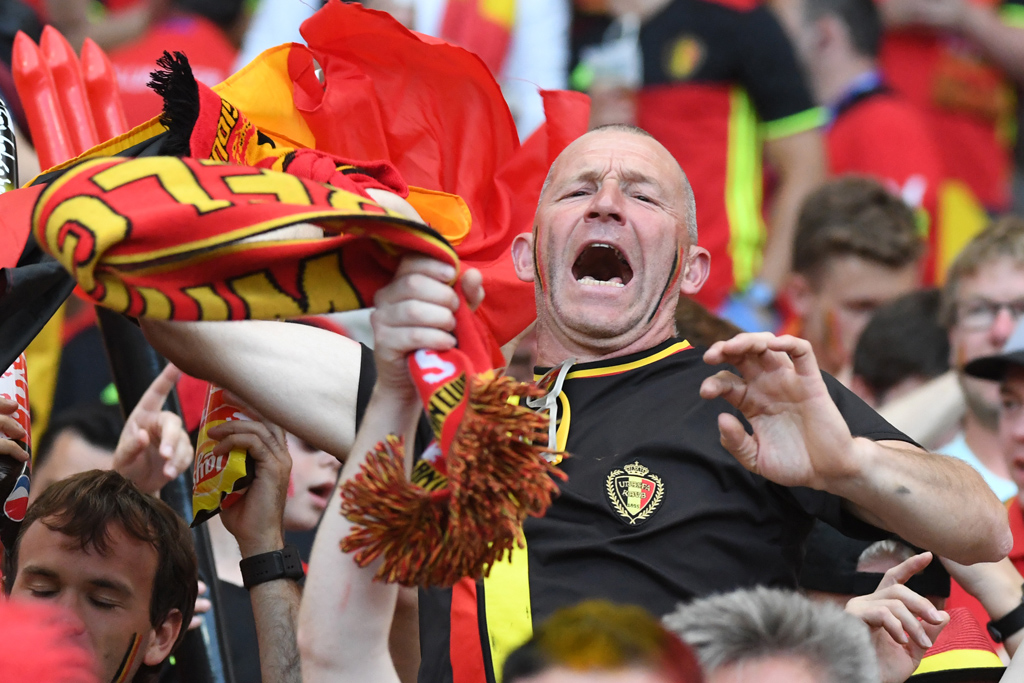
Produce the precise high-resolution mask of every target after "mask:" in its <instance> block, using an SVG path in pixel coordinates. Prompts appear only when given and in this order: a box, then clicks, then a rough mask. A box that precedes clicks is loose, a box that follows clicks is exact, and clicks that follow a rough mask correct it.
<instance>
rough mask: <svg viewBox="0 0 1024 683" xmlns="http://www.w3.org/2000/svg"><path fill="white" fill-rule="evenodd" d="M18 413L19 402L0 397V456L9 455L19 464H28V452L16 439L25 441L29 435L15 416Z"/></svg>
mask: <svg viewBox="0 0 1024 683" xmlns="http://www.w3.org/2000/svg"><path fill="white" fill-rule="evenodd" d="M16 412H18V402H17V401H15V400H13V399H8V398H3V397H0V455H9V456H11V457H12V458H14V459H15V460H17V461H18V462H28V458H29V455H28V452H27V451H26V450H25V449H24V448H22V447H21V446H20V445H19V444H18V443H17V441H15V439H17V440H20V441H24V440H25V438H26V437H27V436H28V434H26V433H25V428H24V427H22V426H21V425H20V424H19V423H18V421H17V420H16V419H14V414H15V413H16Z"/></svg>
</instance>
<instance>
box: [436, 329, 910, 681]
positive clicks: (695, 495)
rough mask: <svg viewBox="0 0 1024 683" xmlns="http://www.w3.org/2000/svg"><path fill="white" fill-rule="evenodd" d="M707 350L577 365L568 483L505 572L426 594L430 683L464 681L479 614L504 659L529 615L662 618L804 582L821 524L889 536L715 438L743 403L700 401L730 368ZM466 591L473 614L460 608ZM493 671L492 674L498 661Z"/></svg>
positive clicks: (494, 650)
mask: <svg viewBox="0 0 1024 683" xmlns="http://www.w3.org/2000/svg"><path fill="white" fill-rule="evenodd" d="M702 356H703V350H698V349H694V348H692V347H690V346H689V345H688V344H686V343H685V342H682V341H681V340H678V339H673V340H669V341H667V342H665V343H663V344H660V345H658V346H656V347H654V348H653V349H650V350H648V351H645V352H642V353H637V354H632V355H629V356H623V357H619V358H615V359H611V360H606V361H597V362H592V363H581V364H578V365H575V366H574V367H573V368H572V370H571V372H570V373H569V374H568V375H567V377H566V381H565V384H564V387H563V390H562V394H561V396H560V398H559V415H558V421H559V427H558V431H559V435H560V438H559V441H560V442H562V441H564V442H565V446H566V450H568V452H569V453H570V454H571V455H570V457H569V458H567V459H566V460H564V461H563V462H562V463H561V464H560V465H559V466H560V467H561V468H562V469H563V470H564V471H565V472H566V473H567V474H568V475H569V479H568V481H567V482H564V483H563V484H561V493H560V495H559V496H558V498H557V499H556V500H555V502H554V504H553V505H552V506H551V508H550V509H549V510H548V512H547V514H546V515H545V516H544V517H542V518H530V519H528V520H527V521H526V523H525V525H524V527H523V528H524V532H525V536H526V543H527V548H526V550H525V551H521V550H516V551H514V552H513V558H512V560H513V561H512V564H511V565H509V567H511V568H507V567H502V568H499V569H498V570H497V571H492V574H491V576H490V577H489V578H488V579H485V580H484V581H481V582H477V584H476V585H475V587H472V588H471V587H468V586H457V587H456V589H455V590H454V593H453V591H452V590H430V591H425V592H423V593H422V594H421V599H420V615H421V616H420V619H421V644H422V647H423V666H422V668H421V671H420V680H421V681H451V680H455V679H454V677H453V674H452V661H451V659H452V658H459V657H462V656H464V655H463V654H462V653H466V654H465V656H472V651H471V648H470V649H467V648H466V647H464V643H463V642H462V641H463V640H465V637H464V634H465V633H467V632H468V631H469V630H471V629H467V627H466V620H467V619H471V618H472V617H473V616H477V617H478V619H479V633H480V635H481V638H480V647H481V648H482V650H483V658H484V660H485V661H487V660H490V659H493V660H494V662H495V665H497V666H500V662H501V661H503V659H504V657H505V656H507V654H508V651H510V649H511V648H512V647H514V646H515V645H517V644H519V643H520V642H522V640H523V639H525V637H528V636H529V633H530V630H531V629H532V624H533V623H539V622H540V621H542V620H543V619H545V618H546V617H547V616H549V615H550V614H551V613H552V612H554V611H555V610H557V609H559V608H561V607H564V606H566V605H570V604H573V603H575V602H578V601H580V600H583V599H587V598H594V597H604V598H608V599H610V600H613V601H616V602H626V603H633V604H638V605H641V606H642V607H644V608H646V609H647V610H649V611H651V612H652V613H653V614H656V615H661V614H665V613H666V612H668V611H671V610H672V609H673V608H674V607H675V605H676V603H677V602H679V601H682V600H686V599H688V598H691V597H693V596H700V595H706V594H709V593H714V592H721V591H727V590H731V589H735V588H739V587H744V586H753V585H769V586H784V587H795V586H796V575H797V571H798V568H799V564H800V555H801V549H802V543H803V540H804V538H805V536H806V535H807V533H808V531H809V529H810V527H811V524H812V522H813V520H814V519H815V518H820V519H823V520H825V521H827V522H828V523H830V524H832V525H834V526H835V527H837V528H838V529H841V530H843V531H844V532H846V533H848V534H851V535H859V536H863V535H865V534H867V535H876V536H878V537H882V535H883V534H882V532H880V531H879V530H877V529H874V528H873V527H870V526H869V525H866V524H864V523H863V522H860V521H859V520H856V519H855V518H853V517H852V516H849V515H847V514H846V513H845V512H844V511H843V509H842V502H843V501H842V500H841V499H840V498H838V497H836V496H834V495H831V494H829V493H825V492H822V491H815V490H811V489H806V488H787V487H783V486H779V485H777V484H774V483H772V482H769V481H768V480H766V479H764V478H763V477H760V476H758V475H755V474H753V473H751V472H748V471H747V470H745V469H744V468H743V467H742V466H741V465H740V464H739V463H738V462H737V461H736V460H735V458H733V456H732V455H730V454H729V453H728V452H727V451H726V450H725V449H724V448H723V447H722V446H721V444H720V443H719V432H718V426H717V416H718V414H719V413H722V412H729V413H733V414H736V415H738V411H736V410H735V409H734V408H733V407H732V406H730V405H729V404H728V403H727V402H725V401H724V400H722V399H717V400H713V401H706V400H703V399H701V398H700V397H699V394H698V390H699V387H700V384H701V383H702V382H703V380H704V379H705V378H707V377H708V376H710V375H712V374H714V373H715V372H717V371H718V370H719V369H721V368H717V367H712V366H709V365H707V364H706V363H704V361H703V359H702ZM825 381H826V384H827V386H828V389H829V393H830V394H831V396H832V398H833V400H834V401H835V402H836V405H837V406H838V408H839V410H840V412H841V413H842V414H843V417H844V418H845V419H846V421H847V424H848V425H849V426H850V431H851V432H852V433H853V435H854V436H863V437H867V438H870V439H874V440H886V439H893V440H902V441H909V439H908V438H907V437H906V436H904V435H903V434H902V433H900V432H899V431H898V430H896V429H895V428H893V427H892V426H891V425H889V424H888V423H887V422H886V421H885V420H883V419H882V418H881V417H879V416H878V414H877V413H875V412H874V411H873V410H872V409H871V408H870V407H868V406H867V405H866V404H864V403H863V402H862V401H861V400H860V399H858V398H857V397H856V396H854V395H853V394H852V393H850V392H849V391H848V390H846V389H845V388H843V387H842V386H841V385H840V384H839V383H838V382H837V381H836V380H834V379H833V378H831V377H829V376H827V375H826V376H825ZM741 419H742V418H741ZM467 591H469V593H467ZM470 594H472V595H470ZM473 596H475V603H476V606H477V608H478V609H479V614H477V615H472V614H469V613H468V612H467V610H469V611H471V610H470V609H469V608H470V607H472V603H473V602H474V601H473V599H471V598H472V597H473ZM492 612H494V613H500V614H498V616H494V615H493V614H492ZM523 615H529V618H528V619H524V618H522V616H523ZM517 632H518V633H517ZM453 633H455V634H458V635H457V637H456V636H453V635H452V634H453ZM459 665H460V664H459V663H456V666H459ZM485 671H486V676H487V680H493V671H492V670H491V667H490V665H489V663H488V664H487V665H486V667H485Z"/></svg>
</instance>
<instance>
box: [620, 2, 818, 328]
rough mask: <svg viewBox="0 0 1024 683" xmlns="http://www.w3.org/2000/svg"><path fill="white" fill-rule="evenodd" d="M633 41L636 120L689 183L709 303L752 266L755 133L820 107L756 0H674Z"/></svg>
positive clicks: (757, 181) (786, 128)
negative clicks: (638, 74)
mask: <svg viewBox="0 0 1024 683" xmlns="http://www.w3.org/2000/svg"><path fill="white" fill-rule="evenodd" d="M640 48H641V52H642V53H643V60H644V86H643V88H642V90H641V91H640V92H639V93H638V96H637V124H638V125H639V126H640V127H641V128H644V129H645V130H647V131H648V132H650V133H651V135H653V136H654V137H655V138H657V139H658V141H659V142H661V143H662V144H663V145H665V147H666V148H667V149H668V150H669V151H670V152H671V153H672V155H673V156H675V158H676V160H677V161H679V163H680V165H682V167H683V170H684V171H686V175H687V177H688V178H689V179H690V184H691V185H692V186H693V194H694V197H695V199H696V201H697V228H698V231H699V237H700V239H699V243H700V245H701V246H703V247H705V248H707V249H708V251H709V252H711V274H710V277H709V278H708V281H707V283H706V284H705V285H704V288H703V289H702V290H701V291H700V293H699V294H698V295H697V296H696V297H695V298H696V299H697V300H698V301H700V302H701V303H702V304H703V305H704V306H706V307H708V308H710V309H711V310H715V309H717V308H718V307H719V305H720V304H721V303H722V302H723V301H724V300H725V298H726V297H727V296H728V294H729V292H730V291H733V290H736V289H740V290H741V289H743V288H744V287H746V285H747V284H749V282H750V280H751V279H752V278H753V276H755V275H756V274H757V272H758V270H760V261H761V249H762V246H763V243H764V237H765V230H764V221H763V218H762V207H761V194H762V187H763V181H762V176H761V143H762V141H763V139H764V138H765V137H769V138H771V137H784V136H786V135H792V134H794V133H798V132H801V131H802V130H807V129H809V128H814V127H816V126H818V125H820V124H821V123H823V122H824V115H823V113H822V112H821V111H820V110H817V109H816V108H815V107H814V104H813V101H812V99H811V96H810V92H809V90H808V89H807V85H806V83H805V82H804V79H803V76H802V72H801V70H800V68H799V67H798V66H797V62H796V57H795V55H794V53H793V48H792V46H791V44H790V43H789V40H788V39H787V38H786V35H785V33H784V31H783V30H782V27H781V26H780V25H779V23H778V20H777V19H776V18H775V16H774V15H773V14H772V13H771V11H770V10H769V9H767V8H766V7H764V6H761V5H760V4H759V3H758V2H756V0H754V1H753V2H745V3H738V2H731V3H725V2H714V1H712V2H708V1H704V0H675V1H674V2H672V3H670V4H669V5H668V6H667V7H666V8H665V9H663V10H662V11H661V12H660V13H658V14H657V15H655V16H654V17H651V18H650V19H648V20H647V21H646V22H645V23H644V25H643V27H642V28H641V31H640Z"/></svg>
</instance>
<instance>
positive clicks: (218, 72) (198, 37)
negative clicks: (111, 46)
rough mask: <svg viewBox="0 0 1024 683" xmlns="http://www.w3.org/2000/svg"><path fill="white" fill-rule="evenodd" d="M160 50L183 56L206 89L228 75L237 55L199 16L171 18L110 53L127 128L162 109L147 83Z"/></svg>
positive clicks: (218, 32)
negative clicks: (180, 53) (178, 53)
mask: <svg viewBox="0 0 1024 683" xmlns="http://www.w3.org/2000/svg"><path fill="white" fill-rule="evenodd" d="M164 50H167V51H170V52H183V53H184V54H185V56H186V57H188V61H189V64H191V65H192V73H193V74H195V77H196V80H198V81H199V82H201V83H204V84H205V85H209V86H213V85H217V84H218V83H220V82H221V81H223V80H224V79H225V78H227V77H228V76H230V75H231V73H232V68H233V66H234V63H235V55H236V54H237V50H236V49H235V47H234V46H233V45H232V44H231V42H230V41H228V39H227V36H225V35H224V32H223V31H221V30H220V29H219V28H218V27H217V26H216V24H214V23H213V22H211V21H209V20H207V19H205V18H203V17H199V16H179V17H172V18H170V19H167V20H166V21H162V22H160V23H159V24H158V25H156V26H152V27H150V29H149V30H148V31H146V33H144V34H143V35H142V36H141V37H140V38H139V39H138V40H136V41H134V42H132V43H129V44H127V45H124V46H122V47H119V48H117V49H116V50H113V51H112V52H111V53H110V61H111V62H112V63H113V65H114V71H115V73H116V74H117V84H118V87H119V89H120V91H121V98H122V101H123V102H124V113H125V117H126V118H127V119H128V125H129V126H137V125H139V124H140V123H144V122H146V121H148V120H149V119H151V118H153V117H154V116H157V115H159V114H160V112H161V111H162V109H163V102H162V101H161V99H160V97H159V96H158V95H157V94H156V93H154V92H153V91H152V90H150V89H149V87H147V83H149V80H150V72H152V71H154V70H155V69H156V68H157V66H156V60H158V59H159V58H160V57H161V56H162V55H163V53H164Z"/></svg>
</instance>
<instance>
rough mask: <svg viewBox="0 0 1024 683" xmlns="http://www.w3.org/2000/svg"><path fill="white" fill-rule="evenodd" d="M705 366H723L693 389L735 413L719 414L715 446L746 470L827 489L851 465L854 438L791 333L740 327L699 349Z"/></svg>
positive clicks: (810, 356) (806, 348) (808, 353)
mask: <svg viewBox="0 0 1024 683" xmlns="http://www.w3.org/2000/svg"><path fill="white" fill-rule="evenodd" d="M704 361H705V362H706V363H709V364H711V365H718V364H723V363H725V364H730V365H732V366H734V367H735V368H736V369H737V370H738V371H739V373H740V374H739V375H737V374H735V373H733V372H729V371H728V370H722V371H720V372H718V373H716V374H714V375H712V376H711V377H708V378H707V379H705V380H704V382H703V384H701V387H700V395H701V397H702V398H705V399H714V398H723V399H725V400H726V401H728V402H729V403H730V404H732V405H733V406H734V407H735V408H736V409H738V410H739V411H740V412H741V413H742V414H743V416H744V417H745V418H746V419H747V421H748V422H749V423H750V426H751V427H752V428H753V434H748V433H747V431H746V430H745V429H744V427H743V423H742V422H741V421H740V420H739V419H738V418H737V417H736V416H734V415H731V414H729V413H722V414H721V415H719V416H718V429H719V431H720V433H721V441H722V445H723V446H724V447H725V449H726V450H728V451H729V452H730V453H731V454H732V455H733V457H735V458H736V459H737V460H738V461H739V462H740V464H742V465H743V466H744V467H745V468H747V469H748V470H750V471H751V472H754V473H756V474H759V475H761V476H763V477H765V478H766V479H769V480H771V481H773V482H775V483H777V484H781V485H783V486H809V487H811V488H816V489H822V490H824V489H826V488H827V482H829V481H830V480H832V479H833V478H838V477H843V476H845V475H846V474H847V473H848V471H847V470H848V468H849V467H850V465H851V463H850V460H849V457H848V455H849V454H850V453H851V450H852V447H853V437H852V436H851V434H850V429H849V427H847V425H846V421H845V420H844V419H843V416H842V415H841V414H840V412H839V409H838V408H837V407H836V405H835V402H833V400H832V397H831V396H830V395H829V393H828V389H827V387H826V386H825V382H824V380H823V379H822V377H821V371H820V370H819V369H818V363H817V361H816V360H815V358H814V352H813V351H812V350H811V345H810V343H809V342H807V341H806V340H803V339H799V338H797V337H792V336H788V335H787V336H783V337H776V336H775V335H773V334H770V333H767V332H763V333H756V334H753V333H744V334H738V335H736V336H735V337H733V338H732V339H729V340H727V341H721V342H717V343H715V344H714V345H712V346H711V348H709V349H708V350H707V352H706V353H705V354H704Z"/></svg>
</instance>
